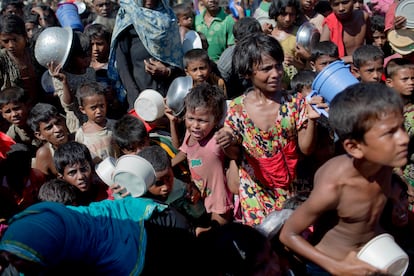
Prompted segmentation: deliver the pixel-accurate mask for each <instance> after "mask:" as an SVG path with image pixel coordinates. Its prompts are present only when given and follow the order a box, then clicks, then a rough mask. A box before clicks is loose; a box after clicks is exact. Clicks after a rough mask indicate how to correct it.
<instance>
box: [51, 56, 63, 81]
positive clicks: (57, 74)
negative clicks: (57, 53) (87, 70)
mask: <svg viewBox="0 0 414 276" xmlns="http://www.w3.org/2000/svg"><path fill="white" fill-rule="evenodd" d="M62 67H63V66H62V64H56V63H55V62H54V61H51V62H49V63H47V68H48V69H49V74H50V75H51V76H52V77H54V78H57V79H58V80H60V81H61V82H66V75H65V73H63V71H62Z"/></svg>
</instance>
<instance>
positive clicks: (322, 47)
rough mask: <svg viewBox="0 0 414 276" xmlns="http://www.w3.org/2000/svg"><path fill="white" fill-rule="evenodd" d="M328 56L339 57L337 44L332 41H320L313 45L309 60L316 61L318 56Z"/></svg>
mask: <svg viewBox="0 0 414 276" xmlns="http://www.w3.org/2000/svg"><path fill="white" fill-rule="evenodd" d="M325 55H326V56H330V57H333V58H337V59H339V52H338V46H336V44H335V43H333V42H332V41H321V42H318V43H316V44H315V45H313V47H312V49H311V57H310V61H316V60H317V59H318V58H319V57H320V56H325Z"/></svg>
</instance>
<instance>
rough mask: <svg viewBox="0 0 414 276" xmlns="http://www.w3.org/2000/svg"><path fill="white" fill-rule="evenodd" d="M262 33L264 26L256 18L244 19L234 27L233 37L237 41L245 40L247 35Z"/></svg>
mask: <svg viewBox="0 0 414 276" xmlns="http://www.w3.org/2000/svg"><path fill="white" fill-rule="evenodd" d="M261 32H262V26H260V23H259V21H257V19H256V18H254V17H243V18H241V19H240V20H238V21H237V22H236V23H234V25H233V36H234V39H235V40H236V41H239V40H241V39H243V37H245V36H247V35H251V34H254V33H261Z"/></svg>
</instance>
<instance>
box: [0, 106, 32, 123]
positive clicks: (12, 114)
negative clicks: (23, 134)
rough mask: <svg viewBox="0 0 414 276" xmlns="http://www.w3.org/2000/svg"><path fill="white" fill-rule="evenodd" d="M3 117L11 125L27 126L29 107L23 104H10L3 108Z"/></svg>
mask: <svg viewBox="0 0 414 276" xmlns="http://www.w3.org/2000/svg"><path fill="white" fill-rule="evenodd" d="M0 111H1V115H2V116H3V118H4V119H5V120H6V121H7V122H9V123H10V124H13V125H17V126H19V127H22V126H25V125H26V121H27V107H26V105H24V104H22V103H8V104H5V105H4V106H3V107H2V108H1V110H0Z"/></svg>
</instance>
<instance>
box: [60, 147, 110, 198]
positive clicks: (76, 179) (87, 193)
mask: <svg viewBox="0 0 414 276" xmlns="http://www.w3.org/2000/svg"><path fill="white" fill-rule="evenodd" d="M53 159H54V162H55V166H56V170H57V172H58V178H60V179H63V180H65V181H66V182H68V183H69V184H71V185H72V186H74V187H75V188H77V189H76V190H77V191H78V196H79V197H78V202H77V203H79V205H89V203H91V202H96V201H101V200H104V199H113V197H112V193H111V190H110V189H109V187H108V186H107V185H105V184H104V183H103V182H102V181H100V180H99V177H97V176H96V175H95V169H94V168H95V166H94V163H93V161H92V157H91V154H90V152H89V149H88V148H87V147H86V146H85V145H83V144H80V143H78V142H75V141H72V142H68V143H66V144H64V145H62V146H60V147H59V148H58V149H57V150H56V151H55V154H54V155H53Z"/></svg>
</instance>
